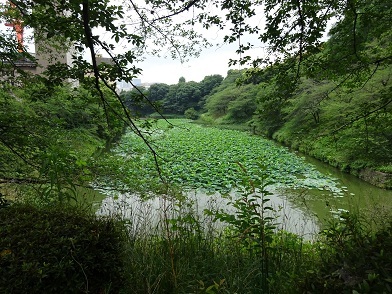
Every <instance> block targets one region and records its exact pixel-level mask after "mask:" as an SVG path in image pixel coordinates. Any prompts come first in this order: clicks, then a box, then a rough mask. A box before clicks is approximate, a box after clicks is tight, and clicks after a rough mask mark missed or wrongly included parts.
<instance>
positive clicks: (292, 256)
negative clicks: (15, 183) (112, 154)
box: [0, 169, 392, 294]
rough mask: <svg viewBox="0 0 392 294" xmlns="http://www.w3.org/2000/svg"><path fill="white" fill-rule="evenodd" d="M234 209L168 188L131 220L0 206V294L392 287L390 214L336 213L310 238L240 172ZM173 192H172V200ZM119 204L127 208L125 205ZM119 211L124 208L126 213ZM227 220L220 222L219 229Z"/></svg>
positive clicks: (258, 180)
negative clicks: (285, 225)
mask: <svg viewBox="0 0 392 294" xmlns="http://www.w3.org/2000/svg"><path fill="white" fill-rule="evenodd" d="M239 178H240V182H241V183H242V184H241V185H239V189H240V192H241V193H240V197H238V199H236V200H233V202H232V204H231V205H232V207H233V210H232V212H231V213H227V212H223V211H221V210H219V209H214V208H211V209H209V210H207V211H206V213H205V214H199V213H197V204H196V203H191V202H189V201H188V200H187V199H186V198H183V197H178V196H174V194H173V195H171V194H167V195H166V196H162V198H161V202H160V203H161V206H160V209H159V211H160V213H159V218H158V219H157V221H156V222H150V221H147V222H146V220H149V219H150V217H151V208H148V206H146V209H145V210H141V211H137V212H135V213H136V215H135V216H134V218H132V219H129V218H128V219H121V218H119V217H118V215H119V214H117V216H116V215H112V216H111V217H99V216H96V215H92V214H91V212H90V211H89V210H80V209H75V207H74V206H73V207H67V206H64V205H62V206H57V205H53V204H51V205H50V206H40V207H39V206H37V205H32V204H28V203H27V204H20V203H19V204H18V203H14V204H12V205H6V203H4V202H2V205H1V208H0V224H1V225H0V236H1V238H0V264H1V267H0V268H1V278H0V290H1V292H2V293H22V292H24V291H26V289H28V291H29V293H140V294H142V293H143V294H145V293H391V292H392V280H391V278H390V277H391V273H392V268H391V266H392V226H391V222H390V216H389V215H388V214H385V215H382V216H381V215H380V210H379V211H378V212H379V215H378V217H373V221H372V222H371V223H370V222H369V216H367V217H366V218H362V217H363V215H358V214H349V213H347V214H342V215H341V218H340V220H334V221H332V222H331V223H330V224H329V225H328V226H327V227H326V228H325V229H324V230H323V231H322V232H320V233H319V234H318V235H317V236H315V237H314V239H313V240H312V241H306V240H304V239H302V238H301V237H300V236H297V235H295V234H292V233H289V232H287V231H284V230H281V229H279V225H278V224H277V221H276V218H275V217H273V215H271V214H269V211H271V210H273V208H272V207H271V206H270V202H269V193H268V191H266V190H265V187H266V185H267V181H266V180H267V179H266V178H265V177H264V176H263V175H262V174H260V175H259V177H254V176H252V177H250V176H249V175H247V173H246V170H245V169H244V173H243V174H242V175H241V174H239ZM170 195H171V196H170ZM123 209H124V210H126V209H128V207H126V206H124V207H123ZM123 212H124V211H123ZM222 224H224V226H222Z"/></svg>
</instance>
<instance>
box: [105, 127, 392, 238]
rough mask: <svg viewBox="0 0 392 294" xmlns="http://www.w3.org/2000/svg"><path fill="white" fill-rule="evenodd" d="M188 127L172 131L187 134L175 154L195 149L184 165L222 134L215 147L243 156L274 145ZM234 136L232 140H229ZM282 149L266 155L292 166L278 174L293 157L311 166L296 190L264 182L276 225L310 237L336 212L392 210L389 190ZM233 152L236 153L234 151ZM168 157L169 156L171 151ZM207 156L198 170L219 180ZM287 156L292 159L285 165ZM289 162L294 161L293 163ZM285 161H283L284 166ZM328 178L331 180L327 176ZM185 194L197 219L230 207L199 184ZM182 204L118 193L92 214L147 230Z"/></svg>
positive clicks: (225, 133) (204, 152)
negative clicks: (119, 217)
mask: <svg viewBox="0 0 392 294" xmlns="http://www.w3.org/2000/svg"><path fill="white" fill-rule="evenodd" d="M192 130H193V133H192V132H191V133H186V134H182V133H179V132H180V131H181V130H180V131H178V132H177V133H176V134H175V136H174V137H175V138H176V139H178V138H179V137H181V136H183V137H184V138H185V139H186V140H185V139H184V140H183V141H182V142H181V145H180V146H178V148H179V149H178V151H177V153H176V155H180V154H181V155H183V153H182V151H181V150H183V149H184V148H187V149H188V150H191V149H192V151H193V152H194V154H195V155H194V157H193V159H192V158H188V159H185V160H183V161H184V162H186V163H187V164H188V165H190V164H191V162H190V161H192V160H193V161H196V159H200V157H202V156H203V155H204V154H206V153H209V154H211V153H212V152H216V150H215V151H210V149H204V150H203V151H202V153H200V152H199V151H197V150H196V148H195V146H202V147H205V146H207V145H211V142H212V141H214V142H216V141H217V140H218V137H219V136H220V135H221V134H224V138H223V139H224V140H223V139H222V141H221V142H220V143H218V144H215V145H214V148H215V149H216V148H219V147H222V146H230V147H228V148H234V149H235V148H237V149H241V148H245V149H246V151H247V153H249V154H248V155H249V156H250V158H252V157H255V156H257V154H254V153H255V152H256V153H257V152H260V153H262V152H265V150H266V149H273V148H272V147H271V146H267V145H263V146H267V147H268V148H266V147H260V148H259V149H257V150H256V149H251V147H252V148H254V147H253V146H255V145H259V143H260V142H259V141H258V140H262V139H261V138H260V139H257V138H254V137H252V138H251V139H252V141H251V142H249V144H248V143H247V142H248V141H247V140H248V139H246V138H245V139H244V137H251V136H248V135H244V134H243V133H241V134H240V133H238V132H237V133H230V132H229V131H224V132H221V133H217V131H216V130H214V134H213V136H212V137H211V138H212V139H211V138H210V139H209V141H206V142H205V141H203V140H204V137H206V136H207V135H208V132H207V131H205V129H200V127H198V128H197V129H196V128H194V129H192ZM208 131H209V132H210V131H211V129H208ZM199 133H200V134H202V136H199V135H198V134H199ZM190 134H191V135H190ZM169 135H170V133H169ZM169 135H168V136H169ZM165 137H166V136H165ZM234 137H235V138H236V139H233V138H234ZM195 138H197V140H196V142H194V141H192V140H195ZM128 140H132V141H126V142H125V145H127V144H129V142H134V139H133V138H131V139H128ZM233 140H238V142H237V141H234V142H232V141H233ZM170 142H171V141H170ZM188 142H189V143H188ZM267 143H270V142H267ZM187 144H189V145H187ZM245 144H248V145H245ZM260 144H261V143H260ZM262 144H265V143H262ZM168 146H169V147H167V146H166V147H165V148H164V149H162V152H163V151H170V150H172V149H173V148H174V147H173V145H168ZM184 146H186V147H184ZM244 146H245V147H244ZM260 146H261V145H260ZM125 147H126V146H125ZM125 147H124V148H125ZM181 148H182V149H181ZM198 148H199V147H198ZM281 148H282V150H281V151H276V150H274V151H273V152H274V153H272V155H274V156H271V155H267V157H266V158H267V159H270V160H273V161H279V162H281V166H280V168H281V171H280V172H281V173H282V174H283V173H284V172H287V169H288V170H293V171H294V172H291V173H290V172H288V173H286V174H284V175H283V177H282V178H283V179H287V178H289V179H291V177H296V173H295V171H296V169H295V167H296V166H297V165H302V163H301V161H296V160H293V159H295V157H302V158H305V161H306V162H307V163H309V164H311V165H312V167H311V168H310V169H306V170H307V171H306V172H305V173H303V174H302V175H300V178H298V182H301V185H291V187H297V188H296V189H294V188H290V189H288V188H282V187H278V186H269V187H268V190H269V191H270V192H272V195H271V196H270V201H269V202H268V204H269V205H271V206H273V208H274V210H275V214H276V216H277V217H276V222H277V225H278V227H280V228H283V229H285V230H288V231H291V232H294V233H296V234H299V235H301V236H304V237H305V238H311V236H313V235H314V234H315V233H316V232H318V231H319V230H320V228H322V227H323V225H325V224H326V223H327V222H328V221H330V220H331V219H334V218H339V214H340V213H341V212H343V211H347V210H348V211H354V210H359V211H361V212H367V213H369V214H370V215H372V216H382V212H383V211H384V210H390V209H391V199H392V191H386V190H383V189H380V188H377V187H375V186H372V185H370V184H368V183H366V182H364V181H362V180H359V179H358V178H356V177H354V176H351V175H349V174H345V173H342V172H340V171H339V170H337V169H335V168H333V167H330V166H328V165H326V164H323V163H321V162H319V161H317V160H315V159H312V158H309V157H304V156H303V155H301V154H298V153H296V152H291V153H289V155H287V153H286V151H287V148H284V147H281ZM219 152H220V153H219ZM219 152H218V153H219V155H218V158H219V159H222V158H223V157H224V156H223V153H224V152H226V149H224V148H222V149H219ZM241 152H242V153H246V152H244V151H241V150H238V154H241ZM127 153H128V154H134V153H133V152H132V150H131V149H121V153H120V155H122V154H125V155H126V154H127ZM233 154H234V153H231V155H232V156H234V155H233ZM171 156H172V157H179V156H173V155H171ZM235 156H237V154H236V155H235ZM268 156H269V157H268ZM275 156H276V157H275ZM168 157H170V154H169V156H168ZM211 160H212V159H211V157H209V158H206V159H204V162H208V164H209V165H208V168H207V169H206V168H204V167H203V168H200V170H202V172H203V173H205V174H207V175H208V169H210V170H213V171H214V172H215V176H217V179H215V180H219V179H220V178H221V177H224V176H225V175H222V174H220V173H219V171H217V170H215V168H216V167H217V166H218V165H221V164H222V162H218V163H214V162H212V161H211ZM283 161H285V162H283ZM286 161H287V162H286ZM288 161H290V162H291V163H290V164H289V162H288ZM204 162H203V161H201V162H199V163H198V164H199V165H200V166H202V165H203V164H204ZM293 162H294V163H295V164H293ZM192 163H194V162H192ZM273 163H274V162H270V164H271V166H273ZM177 166H178V165H177ZM285 166H287V168H286V170H285ZM186 167H187V166H186V165H185V166H182V167H181V169H178V170H186ZM313 169H316V170H317V172H313ZM195 170H197V169H196V168H194V169H191V170H190V171H187V172H186V175H190V173H191V172H192V176H193V177H194V178H197V176H198V174H197V172H195ZM318 172H319V173H318ZM324 175H327V176H328V177H324ZM178 176H181V174H178ZM274 176H275V177H276V178H278V179H279V172H275V174H274ZM207 177H208V176H207ZM205 178H206V177H204V179H205ZM330 178H331V181H330V180H329V179H330ZM332 179H333V180H332ZM295 182H296V181H295V180H293V181H292V182H291V183H295ZM316 182H317V184H316ZM320 183H321V184H320ZM185 195H186V198H187V199H188V200H189V202H192V204H193V206H192V207H191V208H189V207H188V208H187V209H191V210H193V211H194V212H195V211H197V212H198V215H200V218H203V217H205V216H203V213H202V212H203V210H204V209H205V208H210V207H213V208H215V209H224V210H226V211H229V212H230V211H231V210H232V208H231V205H230V204H229V200H228V199H227V198H224V197H221V196H220V194H213V195H210V194H208V195H207V194H206V193H204V191H203V190H202V189H197V190H190V191H188V192H186V194H185ZM230 196H231V197H232V198H235V197H238V195H236V193H234V192H232V193H230ZM181 209H183V208H179V207H178V206H176V205H174V202H173V201H171V200H170V199H168V198H162V197H160V198H153V199H150V200H148V201H140V199H139V198H138V197H136V196H133V195H129V194H117V195H111V196H107V197H106V198H105V199H104V200H103V201H102V203H101V205H100V207H99V209H98V212H97V213H98V214H104V215H107V214H113V213H116V214H121V215H122V216H123V217H125V218H128V219H130V220H131V223H132V224H133V227H138V228H139V229H140V227H145V228H146V229H147V228H148V229H151V228H152V227H153V226H154V225H155V224H156V223H157V222H158V221H159V220H160V219H162V217H163V215H166V216H167V215H168V214H171V215H172V216H175V215H176V213H184V212H186V211H181ZM205 221H206V222H209V221H210V220H208V219H206V220H205Z"/></svg>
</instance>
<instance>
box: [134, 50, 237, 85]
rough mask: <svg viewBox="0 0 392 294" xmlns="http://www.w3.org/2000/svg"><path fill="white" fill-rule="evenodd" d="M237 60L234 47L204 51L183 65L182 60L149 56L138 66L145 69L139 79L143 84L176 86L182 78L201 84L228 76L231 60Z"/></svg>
mask: <svg viewBox="0 0 392 294" xmlns="http://www.w3.org/2000/svg"><path fill="white" fill-rule="evenodd" d="M230 58H232V59H235V58H237V56H236V53H235V48H234V46H228V45H227V46H223V47H220V48H209V49H204V51H202V52H201V54H200V56H199V57H197V58H192V59H190V60H189V61H188V62H185V63H181V61H180V60H172V59H170V58H167V59H165V58H158V57H154V56H149V57H147V58H146V60H145V61H144V62H142V63H140V64H138V66H139V67H140V68H142V69H143V72H142V73H143V74H142V75H141V76H140V77H139V78H140V79H141V80H142V83H152V82H160V83H166V84H176V83H177V82H178V80H179V78H180V77H184V78H185V80H186V81H188V82H189V81H195V82H200V81H201V80H202V79H203V78H204V77H205V76H209V75H214V74H220V75H222V76H223V77H225V76H226V74H227V71H228V70H229V69H238V68H239V67H238V66H236V67H231V68H229V66H228V62H229V59H230Z"/></svg>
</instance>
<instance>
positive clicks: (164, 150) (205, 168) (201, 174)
mask: <svg viewBox="0 0 392 294" xmlns="http://www.w3.org/2000/svg"><path fill="white" fill-rule="evenodd" d="M171 122H172V123H173V124H174V125H176V127H172V126H171V125H169V124H168V123H167V122H165V121H163V120H161V121H158V122H157V124H156V125H155V126H154V127H155V129H156V130H155V131H152V132H150V133H152V134H153V135H152V136H151V137H148V139H149V141H150V142H151V144H152V146H153V147H154V149H155V151H156V152H157V154H158V159H159V166H160V169H161V172H162V175H163V177H164V178H165V179H166V181H168V182H169V183H175V184H178V185H180V186H182V187H183V188H189V189H200V188H202V189H205V190H207V191H211V192H213V191H219V192H228V191H230V190H231V189H232V188H233V187H235V186H236V185H237V181H238V172H239V170H238V163H241V164H242V165H243V166H244V167H245V168H246V169H247V170H248V171H249V173H250V174H257V173H256V172H255V170H256V169H258V165H257V163H261V164H262V165H263V166H265V167H266V170H265V173H267V175H268V179H269V180H270V182H271V184H273V185H274V186H275V187H278V188H279V187H284V188H293V189H303V188H306V189H319V190H327V191H332V192H335V193H338V192H341V189H340V188H338V186H337V184H336V182H335V180H334V179H333V178H331V177H329V176H326V175H323V174H322V173H320V172H318V171H317V170H316V169H315V167H314V166H313V165H311V164H308V163H306V162H305V160H304V159H303V158H302V157H298V156H296V155H295V154H293V153H292V152H290V151H289V150H288V149H287V148H285V147H281V146H277V145H276V144H274V142H272V141H270V140H267V139H263V138H261V137H257V136H251V135H249V134H247V133H245V132H241V131H235V130H222V129H217V128H207V127H203V126H199V125H195V124H192V123H190V122H188V121H186V120H172V121H171ZM115 154H116V155H117V156H121V157H122V158H123V159H124V161H123V163H124V164H125V165H126V164H129V165H131V166H130V167H129V168H127V167H124V168H123V170H124V171H126V170H132V166H134V165H135V164H137V165H138V169H137V170H138V174H135V173H134V172H130V175H131V176H133V177H135V176H138V177H143V178H149V179H152V178H153V177H154V175H155V176H156V175H157V169H156V165H155V162H154V158H153V155H152V153H151V152H150V150H149V149H148V147H147V146H146V145H145V144H144V142H143V140H141V138H139V137H137V136H136V135H135V134H133V133H131V132H130V133H128V134H127V135H126V136H124V138H123V140H122V141H121V143H120V144H119V145H118V147H117V148H116V149H115ZM126 177H127V173H126V172H124V178H126Z"/></svg>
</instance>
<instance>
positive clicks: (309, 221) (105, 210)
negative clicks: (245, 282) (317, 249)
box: [97, 191, 319, 239]
mask: <svg viewBox="0 0 392 294" xmlns="http://www.w3.org/2000/svg"><path fill="white" fill-rule="evenodd" d="M271 192H273V195H271V196H270V201H269V202H267V205H269V206H271V207H273V208H274V212H273V215H274V216H275V222H276V226H277V228H278V229H283V230H286V231H289V232H292V233H295V234H297V235H299V236H303V237H304V238H305V239H311V238H312V236H314V234H315V233H317V232H318V230H319V227H318V224H317V222H316V221H315V218H314V217H313V216H312V215H311V214H309V213H305V212H304V211H303V210H302V209H301V208H299V207H295V206H294V205H292V204H291V203H290V201H288V200H287V199H286V197H285V196H283V195H280V194H279V193H278V192H277V191H271ZM186 196H187V197H186V199H187V201H186V203H185V204H184V203H182V205H181V206H179V205H178V202H177V201H174V200H173V199H170V198H165V197H155V198H153V199H149V200H146V201H143V200H141V199H140V198H139V197H137V196H134V195H129V194H120V195H117V196H108V197H107V198H106V199H104V200H103V201H102V205H101V207H100V209H99V210H98V211H97V214H99V215H116V216H120V217H121V218H122V219H127V220H129V224H130V230H131V231H134V232H135V234H136V232H140V231H143V230H148V231H151V230H154V229H156V228H157V227H158V225H159V223H160V221H161V220H163V219H165V218H175V217H177V216H179V215H180V214H182V215H184V214H186V213H191V214H192V215H193V216H197V219H198V220H199V222H200V223H201V224H203V225H206V226H211V223H212V217H210V216H207V215H205V214H204V213H203V212H204V210H205V209H209V210H211V211H216V210H223V211H225V212H229V213H233V212H234V209H233V207H232V205H230V204H229V202H230V200H229V199H228V198H227V197H222V196H221V195H220V194H218V193H217V194H213V195H210V194H208V195H207V194H206V193H204V192H202V191H189V192H187V193H186ZM230 197H232V198H235V197H239V196H238V195H236V194H235V193H231V195H230ZM214 226H215V227H216V228H217V229H219V228H222V226H223V224H222V223H219V222H216V223H214Z"/></svg>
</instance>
